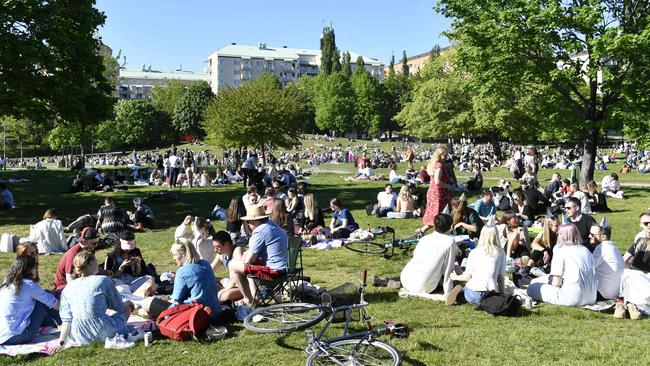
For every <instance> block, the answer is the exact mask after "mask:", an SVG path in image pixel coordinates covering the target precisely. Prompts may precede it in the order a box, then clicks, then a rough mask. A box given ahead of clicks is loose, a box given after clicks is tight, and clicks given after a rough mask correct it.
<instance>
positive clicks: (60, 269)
mask: <svg viewBox="0 0 650 366" xmlns="http://www.w3.org/2000/svg"><path fill="white" fill-rule="evenodd" d="M98 241H99V234H98V233H97V230H95V229H94V228H92V227H86V228H85V229H83V231H82V232H81V236H80V237H79V239H78V240H77V244H75V245H73V246H72V248H70V249H69V250H68V251H67V252H65V254H64V255H63V257H62V258H61V260H60V261H59V264H58V265H57V266H56V272H55V273H54V289H53V291H54V293H55V295H56V296H57V297H58V296H59V295H60V294H61V291H63V289H64V288H65V286H66V285H67V284H68V282H70V281H72V280H74V279H75V277H74V276H73V272H74V265H73V261H74V257H75V256H76V255H77V253H79V252H80V251H82V250H87V251H91V252H94V251H95V247H96V246H97V242H98Z"/></svg>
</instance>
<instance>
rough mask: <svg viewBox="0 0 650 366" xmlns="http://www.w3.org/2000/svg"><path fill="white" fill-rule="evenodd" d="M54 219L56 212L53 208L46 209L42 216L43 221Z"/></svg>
mask: <svg viewBox="0 0 650 366" xmlns="http://www.w3.org/2000/svg"><path fill="white" fill-rule="evenodd" d="M55 218H56V210H55V209H53V208H48V209H47V211H45V213H44V214H43V220H45V219H55Z"/></svg>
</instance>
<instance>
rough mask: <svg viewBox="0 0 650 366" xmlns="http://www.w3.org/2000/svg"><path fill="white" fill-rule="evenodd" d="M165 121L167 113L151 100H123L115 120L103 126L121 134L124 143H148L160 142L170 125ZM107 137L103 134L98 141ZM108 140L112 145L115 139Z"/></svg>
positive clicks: (108, 130) (109, 131)
mask: <svg viewBox="0 0 650 366" xmlns="http://www.w3.org/2000/svg"><path fill="white" fill-rule="evenodd" d="M165 122H167V119H166V117H165V115H164V114H163V113H162V112H161V111H160V110H159V109H157V108H156V107H155V106H154V105H153V103H151V102H150V101H146V100H123V101H120V102H119V103H118V104H117V105H116V106H115V121H114V122H105V123H103V124H102V126H103V128H104V129H105V131H106V133H107V134H109V135H110V134H112V135H115V136H119V140H121V141H122V144H123V145H147V144H151V143H156V142H160V136H161V134H162V132H163V130H164V129H166V128H167V127H168V126H167V125H166V124H165ZM111 127H112V128H111ZM105 137H106V135H103V136H101V137H100V138H99V139H98V141H100V142H101V140H103V139H104V138H105ZM108 141H110V142H109V143H108V144H109V145H112V144H113V141H114V140H113V139H112V138H109V139H108ZM98 146H101V143H100V144H99V145H98Z"/></svg>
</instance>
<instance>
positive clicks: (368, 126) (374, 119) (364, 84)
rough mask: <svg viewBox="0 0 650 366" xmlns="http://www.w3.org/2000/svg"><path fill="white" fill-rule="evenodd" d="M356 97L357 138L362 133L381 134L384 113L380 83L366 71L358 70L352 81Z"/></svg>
mask: <svg viewBox="0 0 650 366" xmlns="http://www.w3.org/2000/svg"><path fill="white" fill-rule="evenodd" d="M350 81H351V84H352V90H353V91H354V96H355V108H354V110H355V114H354V124H355V126H356V128H357V137H360V133H361V131H366V132H368V133H370V134H377V133H379V128H380V125H381V112H382V108H381V107H382V104H381V103H382V93H381V87H380V85H379V81H377V79H376V78H374V77H373V76H372V75H370V73H369V72H368V71H366V70H364V69H356V70H355V71H354V73H353V74H352V77H351V79H350Z"/></svg>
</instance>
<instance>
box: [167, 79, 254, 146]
mask: <svg viewBox="0 0 650 366" xmlns="http://www.w3.org/2000/svg"><path fill="white" fill-rule="evenodd" d="M264 80H266V79H264ZM213 97H214V93H212V89H211V88H210V85H209V84H208V83H207V82H205V81H197V82H194V83H192V84H190V86H189V87H188V88H187V92H186V93H185V94H184V95H183V96H182V97H181V99H179V100H178V103H176V107H174V116H173V117H172V126H173V127H174V129H176V131H178V133H180V134H187V135H193V136H202V135H203V130H202V129H201V126H202V124H203V120H204V118H205V117H204V116H205V109H206V107H207V106H208V103H209V102H210V100H211V99H212V98H213Z"/></svg>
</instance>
